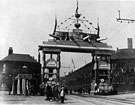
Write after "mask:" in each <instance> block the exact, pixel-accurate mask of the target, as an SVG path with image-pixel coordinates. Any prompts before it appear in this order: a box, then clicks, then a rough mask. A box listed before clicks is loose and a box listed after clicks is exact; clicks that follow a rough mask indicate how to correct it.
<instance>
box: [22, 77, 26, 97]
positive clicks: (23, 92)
mask: <svg viewBox="0 0 135 105" xmlns="http://www.w3.org/2000/svg"><path fill="white" fill-rule="evenodd" d="M22 94H23V95H26V85H25V79H22Z"/></svg>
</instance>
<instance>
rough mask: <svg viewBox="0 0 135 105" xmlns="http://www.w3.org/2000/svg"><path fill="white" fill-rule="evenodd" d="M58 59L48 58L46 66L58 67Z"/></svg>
mask: <svg viewBox="0 0 135 105" xmlns="http://www.w3.org/2000/svg"><path fill="white" fill-rule="evenodd" d="M57 64H58V63H57V61H55V59H48V60H47V61H46V67H48V68H57V67H58V66H57Z"/></svg>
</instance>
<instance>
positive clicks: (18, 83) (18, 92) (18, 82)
mask: <svg viewBox="0 0 135 105" xmlns="http://www.w3.org/2000/svg"><path fill="white" fill-rule="evenodd" d="M17 94H21V92H20V78H18V81H17Z"/></svg>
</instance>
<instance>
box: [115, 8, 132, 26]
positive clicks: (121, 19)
mask: <svg viewBox="0 0 135 105" xmlns="http://www.w3.org/2000/svg"><path fill="white" fill-rule="evenodd" d="M118 12H119V17H118V18H116V20H117V21H118V22H121V23H122V22H123V21H128V23H133V22H134V21H135V20H134V19H127V18H121V17H120V10H118Z"/></svg>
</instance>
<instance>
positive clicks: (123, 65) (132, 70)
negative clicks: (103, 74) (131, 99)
mask: <svg viewBox="0 0 135 105" xmlns="http://www.w3.org/2000/svg"><path fill="white" fill-rule="evenodd" d="M111 68H112V70H111V72H112V73H111V74H112V84H113V85H114V86H115V87H116V88H117V90H118V91H135V88H134V87H135V49H134V48H133V46H132V39H131V38H128V48H125V49H117V51H116V52H115V53H114V54H113V55H112V57H111Z"/></svg>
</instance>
